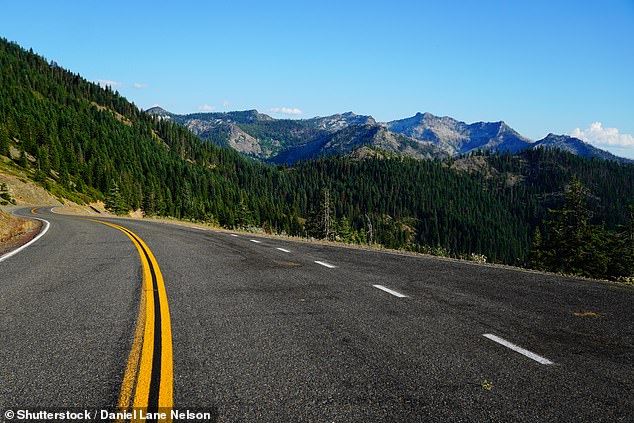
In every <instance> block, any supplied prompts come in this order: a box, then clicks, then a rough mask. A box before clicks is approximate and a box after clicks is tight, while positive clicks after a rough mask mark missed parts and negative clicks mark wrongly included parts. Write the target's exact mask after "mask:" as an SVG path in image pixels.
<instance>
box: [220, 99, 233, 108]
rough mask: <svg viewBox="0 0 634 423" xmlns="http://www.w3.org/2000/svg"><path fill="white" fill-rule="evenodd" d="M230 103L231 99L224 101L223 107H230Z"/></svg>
mask: <svg viewBox="0 0 634 423" xmlns="http://www.w3.org/2000/svg"><path fill="white" fill-rule="evenodd" d="M230 105H231V103H229V100H225V101H223V102H222V107H224V108H225V109H227V108H229V106H230Z"/></svg>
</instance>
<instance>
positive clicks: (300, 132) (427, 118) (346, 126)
mask: <svg viewBox="0 0 634 423" xmlns="http://www.w3.org/2000/svg"><path fill="white" fill-rule="evenodd" d="M146 112H147V113H149V114H151V115H156V116H160V117H161V118H163V119H172V120H174V121H175V122H177V123H179V124H181V125H183V126H185V127H187V128H189V129H190V130H191V131H192V132H194V133H195V134H196V135H198V136H199V137H200V138H202V139H204V140H207V141H209V142H212V143H214V144H217V145H221V146H229V147H231V148H233V149H235V150H237V151H239V152H241V153H243V154H245V155H248V156H250V157H254V158H256V159H259V160H262V161H267V162H271V163H289V164H292V163H295V162H297V161H299V160H308V159H315V158H317V157H321V156H326V155H345V154H350V153H352V152H353V151H354V150H355V149H358V148H363V147H368V148H378V149H381V150H385V151H386V152H388V153H391V154H396V155H401V156H408V157H413V158H416V159H424V158H433V157H447V156H458V155H464V154H469V153H472V152H476V151H493V152H509V153H512V154H515V153H518V152H520V151H522V150H526V149H529V148H537V147H543V148H559V149H562V150H564V151H568V152H570V153H573V154H576V155H579V156H582V157H587V158H598V159H604V160H614V161H617V162H621V163H625V162H630V163H631V162H632V160H629V159H625V158H622V157H618V156H616V155H614V154H612V153H609V152H607V151H604V150H601V149H599V148H597V147H594V146H592V145H590V144H588V143H586V142H584V141H582V140H580V139H577V138H574V137H570V136H567V135H554V134H549V135H548V136H546V137H545V138H543V139H541V140H538V141H533V140H531V139H530V138H528V137H525V136H523V135H521V134H519V133H518V132H517V131H515V130H514V129H513V128H511V127H510V126H509V125H507V124H506V122H503V121H498V122H475V123H470V124H468V123H465V122H462V121H459V120H456V119H454V118H452V117H449V116H435V115H433V114H431V113H428V112H426V113H420V112H419V113H416V114H415V115H414V116H411V117H408V118H404V119H398V120H393V121H390V122H385V123H381V122H377V121H376V120H375V119H374V118H373V117H372V116H369V115H357V114H355V113H353V112H345V113H338V114H334V115H331V116H324V117H321V116H317V117H314V118H310V119H299V120H298V119H275V118H272V117H271V116H269V115H266V114H263V113H260V112H258V111H257V110H245V111H233V112H222V113H218V112H212V113H192V114H187V115H177V114H173V113H170V112H168V111H166V110H165V109H163V108H161V107H158V106H156V107H152V108H150V109H148V110H146Z"/></svg>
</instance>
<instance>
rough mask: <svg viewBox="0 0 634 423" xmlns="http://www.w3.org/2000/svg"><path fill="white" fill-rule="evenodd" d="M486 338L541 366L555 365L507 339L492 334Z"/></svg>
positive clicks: (488, 334) (487, 334)
mask: <svg viewBox="0 0 634 423" xmlns="http://www.w3.org/2000/svg"><path fill="white" fill-rule="evenodd" d="M482 336H484V337H485V338H487V339H490V340H491V341H493V342H497V343H498V344H500V345H504V346H505V347H506V348H510V349H512V350H513V351H515V352H518V353H520V354H522V355H523V356H526V357H528V358H530V359H531V360H535V361H536V362H538V363H540V364H547V365H548V364H555V363H553V362H552V361H550V360H549V359H547V358H544V357H542V356H541V355H537V354H535V353H534V352H531V351H529V350H526V349H524V348H522V347H520V346H519V345H515V344H513V343H512V342H509V341H507V340H506V339H503V338H500V337H499V336H495V335H492V334H490V333H485V334H484V335H482Z"/></svg>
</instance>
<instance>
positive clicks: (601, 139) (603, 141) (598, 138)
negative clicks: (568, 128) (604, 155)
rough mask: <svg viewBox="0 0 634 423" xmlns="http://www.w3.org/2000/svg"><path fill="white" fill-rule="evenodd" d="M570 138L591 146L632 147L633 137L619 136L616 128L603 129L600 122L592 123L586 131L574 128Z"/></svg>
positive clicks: (633, 143) (633, 145)
mask: <svg viewBox="0 0 634 423" xmlns="http://www.w3.org/2000/svg"><path fill="white" fill-rule="evenodd" d="M570 136H572V137H575V138H579V139H582V140H584V141H587V142H589V143H591V144H598V145H610V146H614V147H634V137H633V136H632V135H630V134H621V133H620V132H619V130H618V129H616V128H604V127H603V124H602V123H601V122H594V123H593V124H592V125H590V127H589V128H587V129H580V128H575V130H574V131H572V132H571V134H570Z"/></svg>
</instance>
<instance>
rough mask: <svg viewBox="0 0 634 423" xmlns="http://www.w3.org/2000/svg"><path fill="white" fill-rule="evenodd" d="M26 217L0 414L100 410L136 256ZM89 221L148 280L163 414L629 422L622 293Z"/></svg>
mask: <svg viewBox="0 0 634 423" xmlns="http://www.w3.org/2000/svg"><path fill="white" fill-rule="evenodd" d="M28 212H29V211H28V210H23V211H21V213H22V214H24V215H28V214H29V213H28ZM40 213H42V214H46V216H44V218H45V219H46V220H49V221H50V222H51V227H50V230H49V232H48V233H47V234H46V236H44V237H42V239H40V240H39V241H38V242H37V243H35V244H33V245H32V246H31V247H29V248H27V249H25V250H24V251H22V252H20V253H19V254H17V255H15V256H14V257H12V258H11V259H9V260H6V261H4V262H3V263H0V270H1V273H0V274H1V276H0V279H1V281H2V282H1V283H0V312H1V313H2V323H1V324H2V333H3V337H5V338H6V340H7V341H6V342H4V343H3V344H2V347H0V356H1V359H2V360H1V363H2V364H0V370H1V372H2V374H1V376H2V380H3V381H6V383H3V384H2V385H1V386H0V408H6V407H9V406H18V405H48V406H69V407H70V406H106V405H114V404H116V403H117V401H118V400H119V391H120V388H121V384H122V380H123V378H124V374H125V370H126V366H127V363H128V356H129V353H130V349H131V346H132V345H134V343H133V341H134V336H135V328H136V323H137V322H136V320H137V316H138V315H139V301H141V293H142V289H141V286H142V283H143V281H142V278H143V275H144V269H143V266H142V262H141V259H140V256H139V252H138V251H137V249H136V248H135V245H134V244H133V242H132V241H131V239H130V238H129V237H128V236H127V235H126V234H125V233H123V232H122V231H121V230H117V229H116V228H112V227H109V226H106V225H103V224H99V223H96V222H91V221H86V220H80V219H76V218H68V217H62V216H56V215H51V214H50V212H48V211H47V210H44V209H42V210H41V211H40ZM99 220H103V221H108V222H112V223H115V224H116V225H120V226H122V227H124V228H127V229H128V230H130V231H131V232H132V233H134V234H136V235H138V236H139V237H140V239H142V240H143V241H144V242H145V245H146V246H147V248H148V250H149V251H151V252H152V254H153V256H154V257H155V259H156V262H157V263H158V265H159V266H160V271H161V273H162V278H163V279H164V284H165V291H166V295H167V298H168V299H169V316H170V321H171V335H172V349H173V404H174V407H180V408H200V409H206V410H210V411H211V412H213V413H214V415H215V416H217V418H218V421H302V420H311V421H500V422H507V421H606V422H607V421H610V422H611V421H628V420H629V419H630V418H631V416H632V415H634V405H633V402H632V399H631V395H629V394H628V393H631V392H632V390H633V389H634V369H633V368H632V366H631V363H632V362H634V325H633V321H634V319H633V318H632V314H631V310H632V306H633V305H634V296H633V294H634V290H632V289H631V288H629V287H626V286H618V285H612V284H605V283H601V282H596V281H587V280H575V279H570V278H562V277H555V276H549V275H543V274H539V273H529V272H520V271H513V270H509V269H501V268H494V267H488V266H478V265H474V264H470V263H460V262H453V261H446V260H439V259H435V258H432V257H409V256H401V255H394V254H385V253H381V252H374V251H364V250H355V249H347V248H338V247H332V246H321V245H308V244H303V243H293V242H290V241H285V240H276V239H269V238H260V237H255V236H248V235H244V234H231V233H225V232H214V231H211V230H200V229H195V228H185V227H179V226H172V225H165V224H161V223H156V222H151V221H138V220H127V219H107V218H100V219H99ZM4 334H6V335H4ZM485 335H486V336H485Z"/></svg>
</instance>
